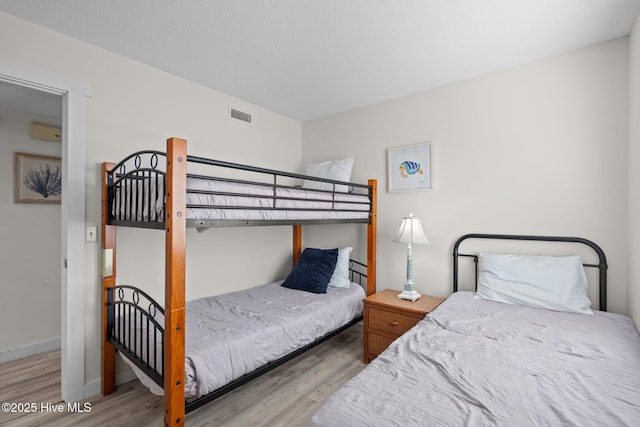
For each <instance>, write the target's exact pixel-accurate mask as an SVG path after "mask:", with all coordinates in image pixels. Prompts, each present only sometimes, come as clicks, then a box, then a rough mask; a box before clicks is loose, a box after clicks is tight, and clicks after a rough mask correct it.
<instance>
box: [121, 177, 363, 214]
mask: <svg viewBox="0 0 640 427" xmlns="http://www.w3.org/2000/svg"><path fill="white" fill-rule="evenodd" d="M194 191H212V192H219V193H226V194H203V193H197V192H194ZM274 196H275V197H276V201H275V203H274V199H273V197H274ZM163 199H164V187H163V184H162V181H158V182H156V181H155V180H138V181H136V182H135V185H131V183H130V182H127V183H126V184H125V185H124V186H123V187H122V188H118V189H117V191H116V193H115V198H114V202H113V206H112V213H113V214H115V215H117V216H118V219H123V220H135V221H149V220H150V218H151V220H152V221H158V220H159V219H160V220H161V219H163V215H164V204H163ZM186 202H187V205H192V206H196V205H199V206H206V207H188V208H187V220H194V221H228V220H239V221H254V220H261V221H264V220H278V221H282V220H335V219H367V218H368V217H369V208H370V206H369V197H368V196H367V195H363V194H351V193H335V194H332V193H327V192H321V191H314V190H307V189H303V188H277V189H276V192H275V195H274V191H273V188H272V187H270V186H263V185H255V184H239V183H233V182H225V181H220V180H215V179H202V178H187V199H186ZM229 206H232V207H233V208H232V209H228V208H227V209H225V208H224V207H229ZM132 208H133V209H132ZM274 208H275V209H274Z"/></svg>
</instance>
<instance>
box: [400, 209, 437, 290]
mask: <svg viewBox="0 0 640 427" xmlns="http://www.w3.org/2000/svg"><path fill="white" fill-rule="evenodd" d="M393 241H394V242H398V243H406V244H407V282H406V283H405V284H404V290H403V291H402V293H400V294H399V295H398V298H400V299H406V300H410V301H415V300H417V299H418V298H420V297H421V296H422V295H420V294H419V293H418V292H417V291H416V290H415V289H414V288H413V285H414V283H413V265H412V261H413V259H412V254H411V245H412V244H414V243H416V244H426V243H429V240H428V239H427V236H425V234H424V230H422V224H420V220H419V219H418V218H414V217H413V213H410V214H409V216H408V217H404V218H403V220H402V224H400V229H399V230H398V233H397V234H396V237H394V238H393Z"/></svg>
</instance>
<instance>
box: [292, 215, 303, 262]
mask: <svg viewBox="0 0 640 427" xmlns="http://www.w3.org/2000/svg"><path fill="white" fill-rule="evenodd" d="M300 254H302V225H300V224H295V225H294V226H293V265H294V266H295V265H296V264H297V263H298V260H299V259H300Z"/></svg>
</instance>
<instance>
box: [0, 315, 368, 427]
mask: <svg viewBox="0 0 640 427" xmlns="http://www.w3.org/2000/svg"><path fill="white" fill-rule="evenodd" d="M364 366H365V365H364V364H363V363H362V324H358V325H355V326H353V327H351V328H349V329H348V330H346V331H344V332H342V333H340V334H339V335H337V336H335V337H333V338H331V339H330V340H328V341H326V342H324V343H322V344H320V345H319V346H317V347H315V348H314V349H312V350H310V351H308V352H306V353H305V354H303V355H301V356H299V357H297V358H295V359H293V360H291V361H289V362H287V363H285V364H284V365H282V366H280V367H278V368H276V369H274V370H272V371H270V372H268V373H266V374H265V375H263V376H261V377H259V378H257V379H255V380H253V381H251V382H249V383H248V384H245V385H243V386H242V387H240V388H238V389H236V390H234V391H232V392H231V393H228V394H226V395H225V396H222V397H221V398H219V399H217V400H215V401H213V402H211V403H209V404H207V405H205V406H203V407H201V408H199V409H197V410H195V411H193V412H191V413H190V414H188V415H187V417H186V425H187V426H189V427H192V426H193V427H200V426H222V427H231V426H233V427H245V426H247V427H248V426H251V427H259V426H265V427H266V426H269V427H271V426H287V427H296V426H305V425H307V423H308V421H309V419H310V418H311V416H312V415H313V413H314V412H315V411H316V409H317V408H318V407H320V405H321V404H322V403H323V402H324V401H325V400H326V399H327V397H329V396H330V395H331V394H332V393H333V392H334V391H335V390H336V389H337V388H338V387H340V386H341V385H342V384H343V383H345V382H346V381H347V380H348V379H349V378H351V377H353V376H354V375H355V374H357V373H358V372H359V371H360V370H362V369H363V368H364ZM0 402H15V403H36V404H37V410H36V412H35V413H7V412H5V411H2V412H0V425H2V426H10V427H21V426H25V427H26V426H29V427H32V426H56V427H58V426H59V427H67V426H83V427H84V426H162V424H163V419H162V397H161V396H155V395H153V394H151V393H150V392H149V391H148V389H147V388H145V387H144V386H143V385H142V384H140V382H138V381H137V380H136V381H131V382H129V383H126V384H123V385H121V386H120V387H118V390H117V391H116V392H115V393H113V394H111V395H109V396H106V397H102V396H100V395H98V396H94V397H92V398H89V399H87V400H86V401H83V402H81V403H80V407H81V408H83V404H84V403H88V404H89V405H90V411H89V412H84V413H80V412H76V413H73V412H72V413H70V412H69V411H67V405H66V404H65V403H64V402H62V401H61V400H60V352H59V351H56V352H50V353H43V354H40V355H36V356H31V357H28V358H25V359H21V360H19V361H12V362H6V363H3V364H0ZM41 404H44V405H45V408H46V405H47V404H51V407H52V409H53V408H56V405H59V404H60V405H63V408H64V411H63V412H60V413H54V412H52V410H49V411H47V410H41Z"/></svg>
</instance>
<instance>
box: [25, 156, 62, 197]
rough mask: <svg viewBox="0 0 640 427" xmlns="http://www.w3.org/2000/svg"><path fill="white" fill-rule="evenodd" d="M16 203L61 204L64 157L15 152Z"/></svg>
mask: <svg viewBox="0 0 640 427" xmlns="http://www.w3.org/2000/svg"><path fill="white" fill-rule="evenodd" d="M13 159H14V160H13V185H14V202H15V203H42V204H60V202H61V200H62V159H61V158H60V157H53V156H44V155H40V154H29V153H18V152H16V153H14V157H13Z"/></svg>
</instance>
